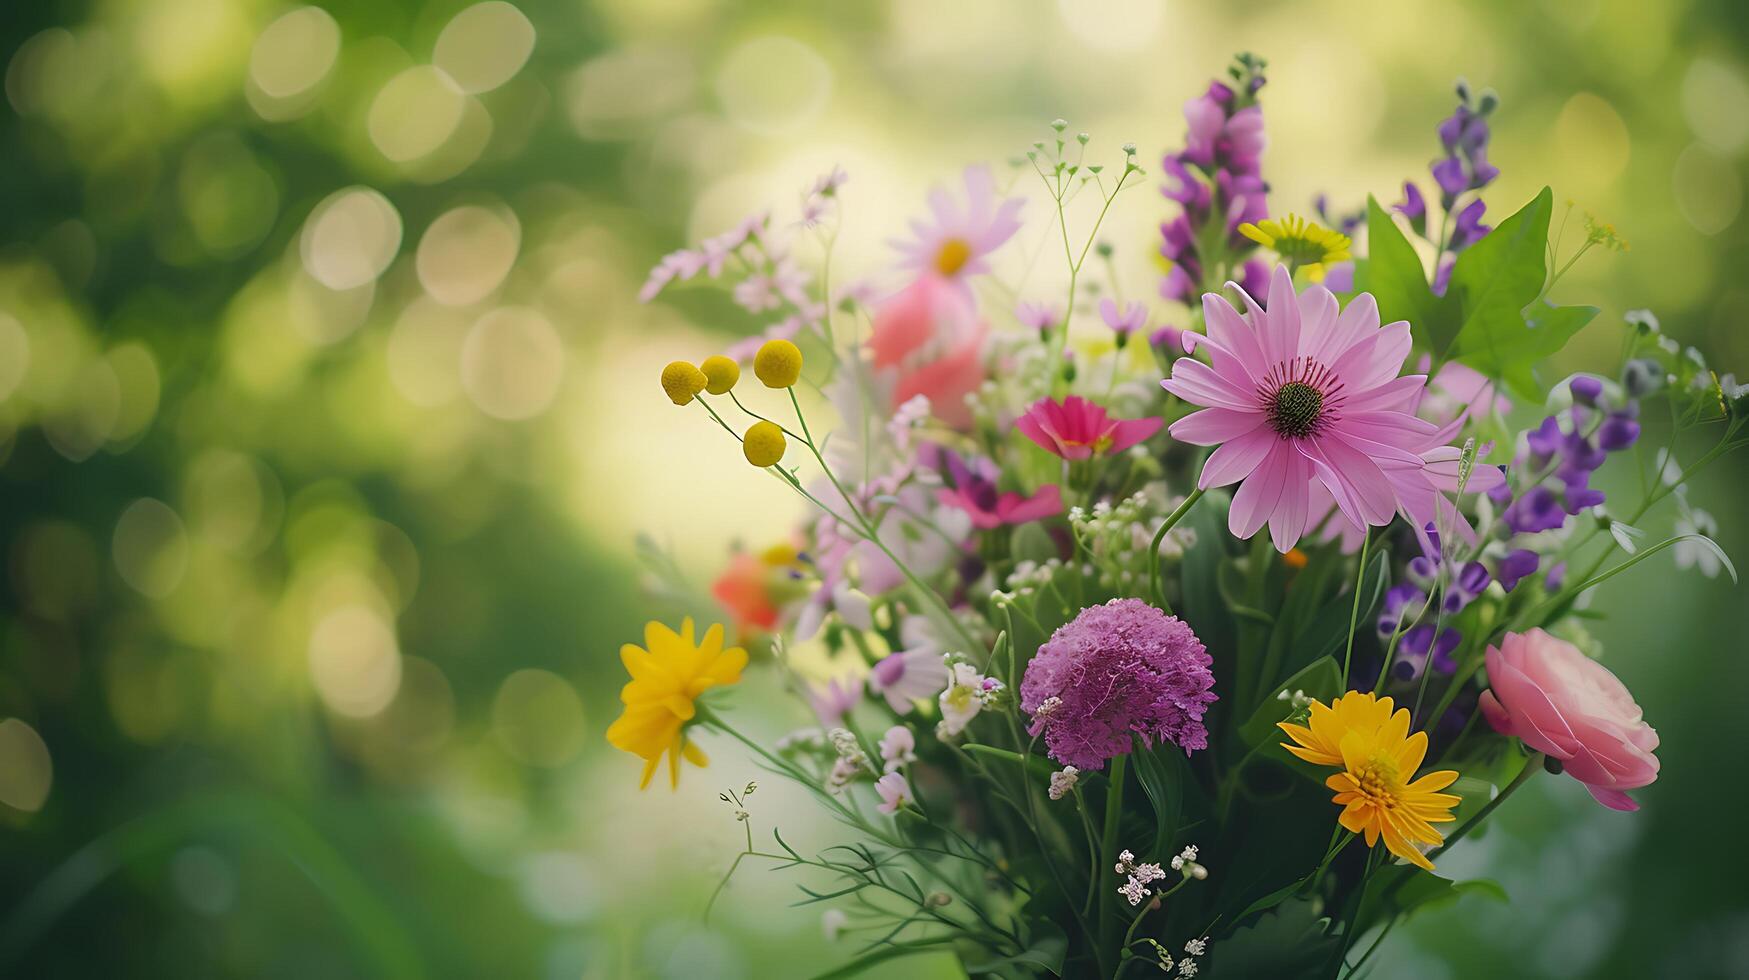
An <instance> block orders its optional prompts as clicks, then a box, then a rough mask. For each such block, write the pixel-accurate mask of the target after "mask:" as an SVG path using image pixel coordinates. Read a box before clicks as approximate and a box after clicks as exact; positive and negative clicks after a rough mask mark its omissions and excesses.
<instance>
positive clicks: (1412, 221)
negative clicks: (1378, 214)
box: [1396, 180, 1427, 238]
mask: <svg viewBox="0 0 1749 980" xmlns="http://www.w3.org/2000/svg"><path fill="white" fill-rule="evenodd" d="M1396 212H1397V213H1398V214H1400V215H1402V216H1403V217H1405V218H1408V219H1409V227H1411V228H1413V229H1415V234H1417V235H1420V236H1422V237H1424V238H1425V237H1426V236H1427V199H1426V198H1424V197H1422V196H1421V188H1419V187H1416V186H1415V185H1414V184H1411V183H1410V182H1408V181H1406V180H1405V181H1403V203H1401V204H1398V205H1396Z"/></svg>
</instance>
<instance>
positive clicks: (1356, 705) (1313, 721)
mask: <svg viewBox="0 0 1749 980" xmlns="http://www.w3.org/2000/svg"><path fill="white" fill-rule="evenodd" d="M1391 707H1392V705H1391V699H1390V698H1378V697H1374V696H1373V695H1371V694H1362V693H1360V692H1359V691H1349V692H1348V693H1347V694H1344V695H1342V696H1341V697H1339V698H1337V699H1336V700H1334V701H1331V702H1330V706H1329V707H1325V706H1324V703H1323V702H1321V701H1313V702H1312V714H1311V716H1310V717H1309V718H1307V719H1306V724H1304V725H1295V724H1293V723H1291V722H1286V721H1284V722H1281V723H1280V724H1278V725H1277V726H1276V727H1277V728H1280V729H1281V730H1282V731H1284V732H1286V733H1287V735H1288V737H1289V738H1291V739H1293V740H1294V741H1295V742H1297V743H1299V744H1297V745H1289V744H1287V743H1286V742H1283V743H1281V747H1282V748H1284V749H1287V750H1288V751H1289V752H1292V753H1293V754H1294V755H1297V756H1299V757H1300V758H1302V759H1304V760H1306V761H1307V762H1310V763H1312V764H1313V765H1317V766H1339V765H1341V764H1342V738H1343V736H1345V735H1347V734H1348V733H1349V732H1353V731H1360V732H1365V733H1367V734H1368V735H1371V734H1373V733H1374V732H1377V731H1378V730H1379V729H1381V728H1383V727H1384V726H1385V723H1386V722H1388V721H1390V720H1391ZM1402 714H1403V716H1404V723H1405V724H1407V722H1408V715H1409V712H1407V711H1404V712H1403V713H1402Z"/></svg>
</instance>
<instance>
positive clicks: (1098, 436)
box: [1014, 395, 1165, 459]
mask: <svg viewBox="0 0 1749 980" xmlns="http://www.w3.org/2000/svg"><path fill="white" fill-rule="evenodd" d="M1164 424H1165V420H1164V419H1114V418H1112V417H1111V416H1110V415H1108V414H1106V411H1105V409H1104V408H1102V407H1101V406H1099V405H1096V404H1094V403H1093V402H1090V401H1088V400H1087V399H1085V398H1082V397H1081V396H1079V395H1070V396H1068V397H1067V398H1065V399H1063V400H1062V401H1060V402H1059V401H1057V400H1056V399H1054V398H1041V399H1039V400H1038V401H1036V402H1034V403H1033V405H1032V407H1031V408H1029V409H1027V410H1026V414H1025V415H1022V416H1021V417H1020V418H1018V419H1015V420H1014V427H1015V428H1017V429H1019V430H1020V432H1021V434H1022V435H1024V436H1026V437H1027V438H1028V439H1031V440H1032V441H1033V442H1036V443H1038V444H1039V445H1040V446H1042V447H1044V448H1045V449H1046V450H1048V451H1050V452H1052V453H1055V454H1056V455H1058V456H1061V457H1063V458H1064V459H1087V458H1089V457H1091V456H1092V455H1093V454H1095V453H1120V452H1123V451H1124V450H1125V449H1128V448H1130V447H1131V446H1133V445H1135V444H1136V443H1138V442H1141V441H1142V440H1143V439H1146V438H1148V437H1149V436H1151V435H1153V434H1154V433H1156V432H1158V431H1160V426H1162V425H1164Z"/></svg>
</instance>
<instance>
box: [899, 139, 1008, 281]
mask: <svg viewBox="0 0 1749 980" xmlns="http://www.w3.org/2000/svg"><path fill="white" fill-rule="evenodd" d="M965 185H966V201H965V206H964V207H963V208H962V207H961V206H960V203H959V202H958V201H955V200H954V199H953V197H952V196H951V195H950V194H949V193H948V192H947V189H946V188H944V187H936V188H934V189H933V190H931V191H930V192H929V212H930V214H929V217H928V218H919V219H915V220H913V221H912V222H911V233H912V235H913V236H914V237H913V238H911V239H910V240H904V239H894V240H893V243H892V244H893V247H894V248H897V249H898V250H899V251H900V252H901V253H902V257H901V258H900V261H899V264H900V265H901V266H902V267H903V268H906V269H912V270H915V271H917V272H920V273H921V272H933V273H935V274H936V275H939V276H942V277H944V278H947V279H954V280H964V279H965V278H966V277H968V276H974V275H978V274H980V273H986V272H989V271H990V263H989V261H988V259H989V255H990V253H991V252H994V251H996V249H998V248H1000V247H1002V243H1003V242H1006V241H1008V239H1009V238H1011V237H1013V236H1014V233H1015V232H1017V231H1019V230H1020V208H1021V206H1022V205H1023V204H1025V203H1026V202H1025V201H1024V200H1023V199H1021V198H1018V197H1010V198H1001V197H999V196H998V194H997V191H996V178H995V176H994V175H992V174H991V173H990V168H989V167H982V166H979V167H967V168H966V172H965Z"/></svg>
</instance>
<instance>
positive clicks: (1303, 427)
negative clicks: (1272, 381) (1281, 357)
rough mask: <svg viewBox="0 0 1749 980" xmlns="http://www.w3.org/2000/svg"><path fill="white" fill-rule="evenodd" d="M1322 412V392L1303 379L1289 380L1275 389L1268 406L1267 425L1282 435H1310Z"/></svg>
mask: <svg viewBox="0 0 1749 980" xmlns="http://www.w3.org/2000/svg"><path fill="white" fill-rule="evenodd" d="M1323 412H1324V393H1323V392H1321V391H1319V390H1318V389H1316V388H1314V387H1312V386H1311V385H1309V384H1306V383H1305V382H1304V381H1289V382H1288V383H1287V384H1284V385H1282V386H1281V387H1280V388H1278V389H1276V392H1275V401H1274V403H1273V404H1271V405H1270V406H1269V425H1270V427H1271V428H1273V429H1274V430H1275V431H1276V432H1278V433H1280V434H1281V435H1284V436H1289V437H1298V436H1305V435H1310V434H1311V432H1312V430H1313V429H1314V428H1316V427H1317V425H1318V418H1319V416H1321V415H1322V414H1323Z"/></svg>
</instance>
